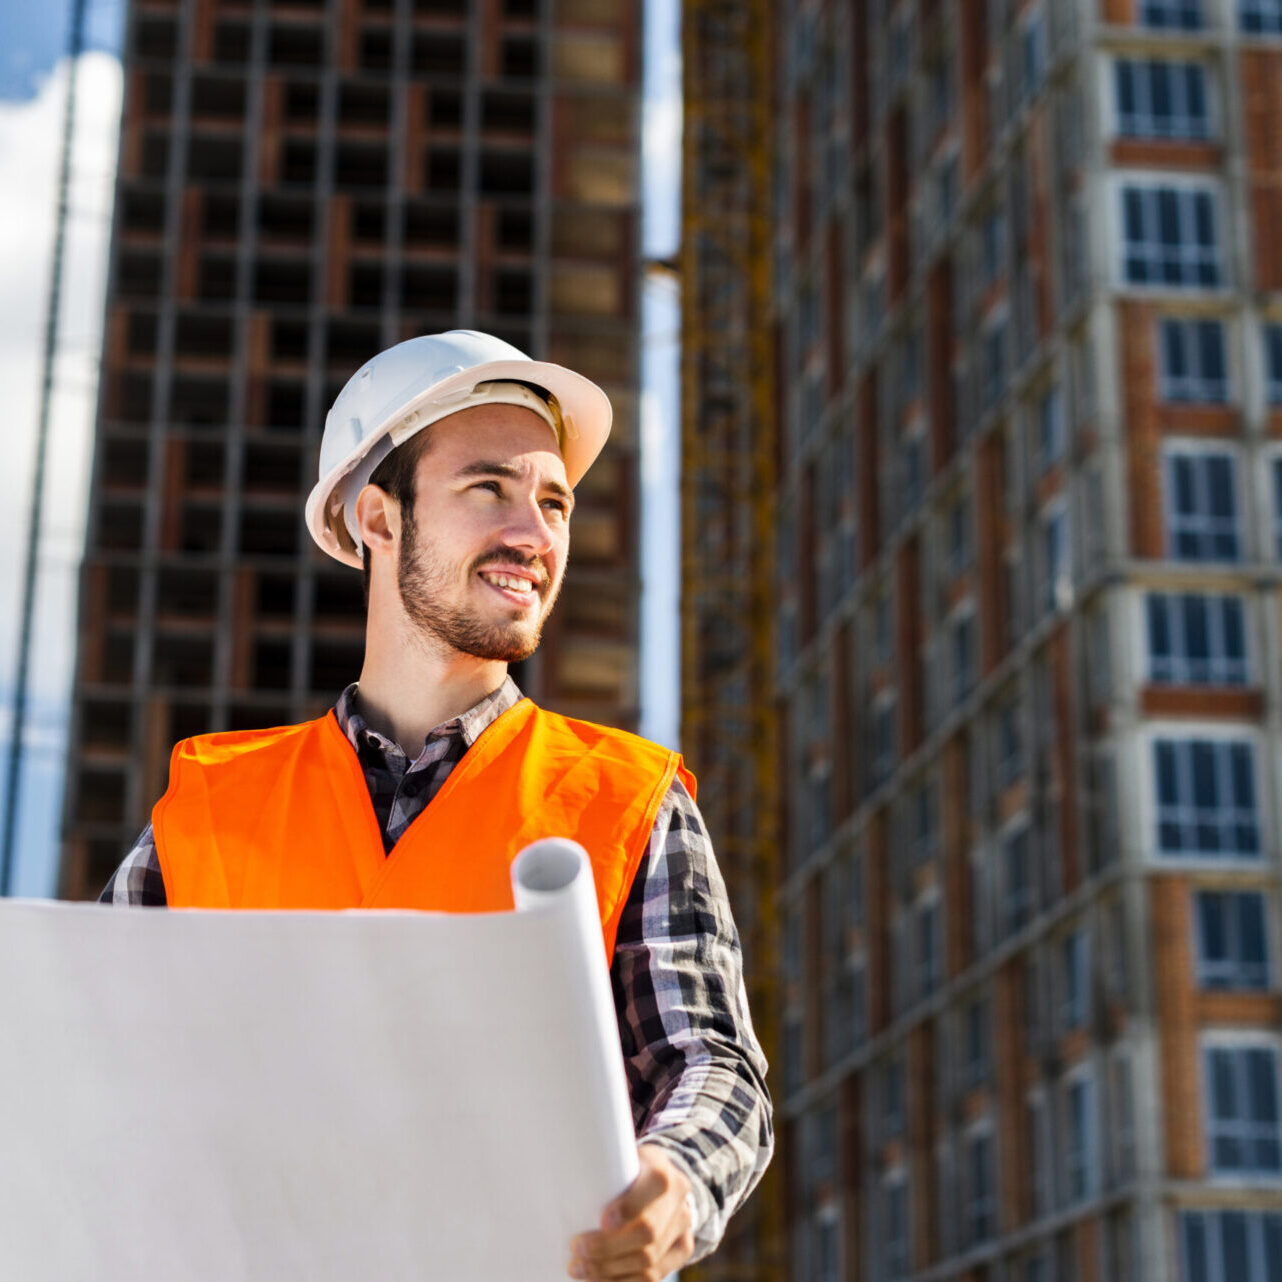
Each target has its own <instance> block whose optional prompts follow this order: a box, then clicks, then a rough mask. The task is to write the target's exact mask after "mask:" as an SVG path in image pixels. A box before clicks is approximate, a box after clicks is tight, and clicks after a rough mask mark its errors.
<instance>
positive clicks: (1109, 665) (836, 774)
mask: <svg viewBox="0 0 1282 1282" xmlns="http://www.w3.org/2000/svg"><path fill="white" fill-rule="evenodd" d="M773 48H774V50H775V56H774V59H773V83H771V84H770V85H768V86H763V87H762V92H763V93H768V94H770V95H771V96H772V100H773V103H774V106H773V121H774V124H773V128H774V136H773V140H772V141H773V156H774V160H773V164H774V178H773V182H772V188H773V195H774V210H773V223H774V235H773V252H774V261H773V297H774V300H775V301H774V307H773V314H772V321H773V324H774V327H775V340H776V341H775V349H776V352H777V354H778V358H777V366H776V371H775V373H776V380H777V385H778V391H777V397H778V405H779V417H778V424H777V427H778V432H779V441H778V449H777V458H778V466H779V477H778V504H777V520H776V548H777V567H776V569H775V578H774V591H775V593H776V597H777V606H776V609H777V614H776V647H775V648H776V673H775V683H774V691H775V694H776V695H777V698H778V701H779V708H780V715H781V718H782V720H783V722H784V723H785V729H784V733H783V738H782V741H781V751H782V764H781V768H780V770H781V773H780V780H781V784H782V790H783V794H784V805H783V809H782V824H783V832H784V836H783V840H782V849H783V852H784V861H785V866H784V868H783V870H782V872H781V877H780V882H779V886H778V896H777V911H778V913H779V916H780V919H781V922H782V941H783V943H782V953H783V983H784V991H783V994H782V998H781V1020H782V1032H781V1041H782V1056H781V1059H780V1062H779V1063H778V1064H777V1065H776V1069H777V1072H776V1075H775V1077H774V1090H775V1094H776V1098H777V1101H778V1103H779V1106H780V1115H781V1118H782V1119H783V1121H784V1127H783V1132H784V1149H785V1161H786V1162H787V1166H786V1171H787V1181H788V1188H787V1201H788V1228H787V1237H788V1255H789V1262H788V1264H787V1266H786V1268H785V1270H784V1271H783V1272H782V1273H781V1274H780V1276H787V1277H789V1278H793V1279H797V1280H798V1282H837V1280H838V1279H842V1280H856V1279H858V1280H868V1282H871V1280H872V1279H878V1280H880V1282H892V1280H894V1279H902V1278H910V1277H911V1278H919V1279H925V1278H929V1279H932V1280H933V1279H940V1280H942V1279H954V1278H956V1279H966V1280H967V1282H998V1280H1001V1282H1077V1280H1079V1279H1081V1280H1082V1282H1095V1280H1099V1282H1105V1280H1107V1282H1139V1280H1140V1279H1143V1280H1144V1282H1166V1280H1167V1279H1182V1280H1183V1282H1230V1280H1231V1282H1274V1280H1276V1279H1278V1278H1280V1277H1282V1118H1280V1114H1279V1103H1278V1100H1279V1072H1280V1069H1282V1063H1280V1060H1282V1031H1280V1030H1282V1020H1280V1018H1279V1016H1280V1015H1282V1006H1280V995H1279V983H1280V972H1279V957H1278V950H1279V943H1280V942H1282V941H1280V939H1279V928H1280V922H1279V868H1280V865H1279V844H1280V843H1279V823H1282V812H1280V805H1279V803H1280V802H1282V790H1280V788H1279V781H1280V776H1279V768H1280V766H1282V756H1280V751H1282V735H1280V733H1279V732H1280V731H1282V664H1280V663H1279V659H1278V655H1279V653H1280V649H1279V646H1280V643H1282V611H1280V610H1279V605H1280V597H1279V591H1278V586H1279V582H1280V575H1282V251H1280V249H1279V246H1282V128H1280V127H1279V126H1280V124H1282V3H1278V0H1027V2H1025V3H1019V2H1018V0H850V2H849V3H840V4H839V3H832V2H829V3H821V2H814V0H804V2H802V3H798V4H796V5H788V6H783V5H779V6H775V30H774V33H773ZM696 765H697V763H696ZM714 835H715V834H714ZM736 1276H737V1275H736ZM745 1276H747V1274H745Z"/></svg>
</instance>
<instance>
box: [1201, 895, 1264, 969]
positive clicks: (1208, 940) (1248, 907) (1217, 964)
mask: <svg viewBox="0 0 1282 1282" xmlns="http://www.w3.org/2000/svg"><path fill="white" fill-rule="evenodd" d="M1264 909H1265V899H1264V894H1263V893H1262V892H1261V891H1256V890H1241V891H1227V890H1225V891H1221V890H1200V891H1198V892H1197V981H1198V983H1199V984H1200V985H1201V986H1202V987H1203V988H1235V989H1244V988H1245V989H1250V988H1267V987H1268V986H1269V945H1268V927H1267V925H1266V923H1265V911H1264Z"/></svg>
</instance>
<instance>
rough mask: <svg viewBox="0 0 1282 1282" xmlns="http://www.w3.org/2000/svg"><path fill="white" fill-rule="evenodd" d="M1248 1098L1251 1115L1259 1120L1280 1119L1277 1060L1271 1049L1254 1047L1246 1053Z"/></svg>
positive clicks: (1270, 1120)
mask: <svg viewBox="0 0 1282 1282" xmlns="http://www.w3.org/2000/svg"><path fill="white" fill-rule="evenodd" d="M1246 1068H1247V1091H1248V1095H1247V1098H1248V1099H1249V1100H1250V1109H1251V1113H1250V1116H1251V1117H1252V1119H1253V1120H1255V1121H1257V1122H1266V1123H1273V1124H1274V1125H1276V1123H1277V1120H1278V1087H1277V1061H1276V1059H1275V1058H1274V1055H1273V1052H1272V1051H1270V1050H1263V1049H1254V1050H1249V1051H1247V1053H1246Z"/></svg>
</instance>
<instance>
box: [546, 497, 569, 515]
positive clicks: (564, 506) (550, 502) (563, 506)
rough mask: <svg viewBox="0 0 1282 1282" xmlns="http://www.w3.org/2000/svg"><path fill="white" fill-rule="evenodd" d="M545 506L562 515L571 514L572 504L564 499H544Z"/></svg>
mask: <svg viewBox="0 0 1282 1282" xmlns="http://www.w3.org/2000/svg"><path fill="white" fill-rule="evenodd" d="M543 506H544V507H545V508H548V509H549V510H550V511H553V512H557V513H559V514H560V515H561V516H569V515H570V506H569V504H568V503H566V501H565V500H564V499H544V500H543Z"/></svg>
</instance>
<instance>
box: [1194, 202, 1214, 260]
mask: <svg viewBox="0 0 1282 1282" xmlns="http://www.w3.org/2000/svg"><path fill="white" fill-rule="evenodd" d="M1193 202H1194V203H1193V208H1194V210H1195V212H1196V216H1197V243H1198V244H1199V245H1202V246H1204V247H1205V248H1207V249H1214V248H1215V215H1214V211H1213V208H1212V205H1211V196H1210V193H1209V192H1205V191H1199V192H1195V193H1194V196H1193Z"/></svg>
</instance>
